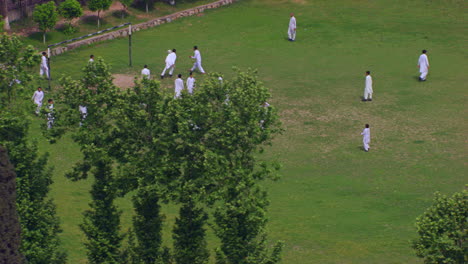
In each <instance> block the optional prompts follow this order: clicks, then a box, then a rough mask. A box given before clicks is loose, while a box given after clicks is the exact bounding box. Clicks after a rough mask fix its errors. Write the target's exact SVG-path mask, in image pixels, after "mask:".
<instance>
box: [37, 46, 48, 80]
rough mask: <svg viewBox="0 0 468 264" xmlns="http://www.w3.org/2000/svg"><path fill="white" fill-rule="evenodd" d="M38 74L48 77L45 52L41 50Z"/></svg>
mask: <svg viewBox="0 0 468 264" xmlns="http://www.w3.org/2000/svg"><path fill="white" fill-rule="evenodd" d="M39 74H40V75H41V77H42V76H44V74H45V76H46V77H47V79H49V65H48V64H47V56H46V53H45V52H42V57H41V66H40V68H39Z"/></svg>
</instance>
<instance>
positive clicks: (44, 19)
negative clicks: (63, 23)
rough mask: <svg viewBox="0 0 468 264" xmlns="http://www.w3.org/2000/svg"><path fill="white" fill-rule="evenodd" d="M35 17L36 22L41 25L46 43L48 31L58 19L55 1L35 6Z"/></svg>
mask: <svg viewBox="0 0 468 264" xmlns="http://www.w3.org/2000/svg"><path fill="white" fill-rule="evenodd" d="M33 19H34V22H36V23H37V24H38V25H39V29H40V30H42V32H43V35H42V39H43V42H44V44H45V43H46V33H47V31H48V30H51V29H53V28H54V27H55V24H57V20H58V13H57V8H56V7H55V3H54V2H53V1H50V2H47V3H45V4H42V5H37V6H36V7H35V8H34V12H33Z"/></svg>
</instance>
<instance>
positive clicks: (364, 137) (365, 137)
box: [361, 124, 370, 152]
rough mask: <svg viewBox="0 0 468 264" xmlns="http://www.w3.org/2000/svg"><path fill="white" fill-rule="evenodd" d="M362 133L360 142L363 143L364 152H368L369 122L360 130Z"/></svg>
mask: <svg viewBox="0 0 468 264" xmlns="http://www.w3.org/2000/svg"><path fill="white" fill-rule="evenodd" d="M361 135H362V143H363V145H364V150H365V151H366V152H369V149H370V147H369V144H370V128H369V124H366V127H365V128H364V130H363V131H362V133H361Z"/></svg>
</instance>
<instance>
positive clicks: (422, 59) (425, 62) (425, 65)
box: [418, 53, 429, 80]
mask: <svg viewBox="0 0 468 264" xmlns="http://www.w3.org/2000/svg"><path fill="white" fill-rule="evenodd" d="M418 66H419V72H420V73H421V76H419V78H420V79H421V80H426V76H427V74H428V72H429V59H428V58H427V55H426V54H424V53H423V54H421V56H419V60H418Z"/></svg>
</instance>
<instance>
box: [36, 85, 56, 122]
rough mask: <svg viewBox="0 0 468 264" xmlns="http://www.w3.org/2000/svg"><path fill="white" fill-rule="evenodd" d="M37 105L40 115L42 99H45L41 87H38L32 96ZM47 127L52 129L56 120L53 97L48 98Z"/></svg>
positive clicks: (37, 113) (37, 112) (37, 111)
mask: <svg viewBox="0 0 468 264" xmlns="http://www.w3.org/2000/svg"><path fill="white" fill-rule="evenodd" d="M31 99H32V100H33V102H34V104H35V105H36V112H35V113H36V115H39V114H40V113H41V110H42V101H43V100H44V92H43V91H42V88H41V87H38V88H37V91H35V92H34V94H33V96H32V98H31ZM46 111H47V115H46V116H47V129H51V128H52V126H53V125H54V120H55V112H54V100H53V99H52V98H49V99H48V100H47V107H46Z"/></svg>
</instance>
